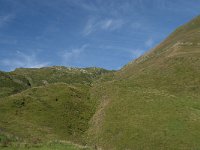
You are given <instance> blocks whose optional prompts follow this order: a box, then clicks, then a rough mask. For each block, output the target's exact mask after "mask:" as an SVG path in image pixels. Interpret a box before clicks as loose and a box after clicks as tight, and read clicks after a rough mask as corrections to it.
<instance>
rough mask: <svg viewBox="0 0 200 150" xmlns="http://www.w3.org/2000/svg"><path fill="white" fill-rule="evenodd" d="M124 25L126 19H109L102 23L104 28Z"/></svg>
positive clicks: (113, 28) (108, 28) (110, 28)
mask: <svg viewBox="0 0 200 150" xmlns="http://www.w3.org/2000/svg"><path fill="white" fill-rule="evenodd" d="M123 25H124V21H123V20H121V19H107V20H103V21H102V22H101V23H100V26H101V28H102V29H104V30H116V29H119V28H121V27H122V26H123Z"/></svg>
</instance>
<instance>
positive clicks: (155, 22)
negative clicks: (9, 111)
mask: <svg viewBox="0 0 200 150" xmlns="http://www.w3.org/2000/svg"><path fill="white" fill-rule="evenodd" d="M199 4H200V2H196V1H194V0H192V1H189V2H188V1H180V0H178V1H176V2H174V1H172V0H170V1H166V0H163V1H158V0H153V1H151V2H149V1H147V0H136V1H128V0H126V1H120V0H117V1H101V0H95V1H92V2H91V1H87V0H84V1H79V0H76V1H73V2H71V1H69V0H59V1H56V2H55V1H46V0H44V1H42V2H41V1H38V0H36V1H29V2H27V1H24V0H18V1H15V2H13V1H1V2H0V8H1V9H0V39H1V40H0V70H4V71H11V70H14V69H15V68H19V67H25V68H34V67H36V68H37V67H44V66H55V65H56V66H72V67H93V66H95V67H102V68H106V69H120V68H121V67H122V66H124V65H125V64H127V63H128V62H130V61H131V60H132V59H135V58H137V57H139V56H140V55H142V54H143V53H145V52H146V51H147V50H149V49H151V48H153V47H154V46H155V45H157V44H158V43H160V42H161V41H162V40H163V39H164V38H166V37H167V36H168V35H169V34H170V33H171V32H172V31H173V30H174V29H175V28H177V27H178V26H180V25H182V24H184V23H185V22H187V21H189V20H191V19H192V18H194V17H195V16H197V15H198V14H199V8H198V6H199ZM186 6H187V7H186ZM175 8H176V9H175ZM177 18H178V19H177Z"/></svg>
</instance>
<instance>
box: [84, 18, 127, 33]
mask: <svg viewBox="0 0 200 150" xmlns="http://www.w3.org/2000/svg"><path fill="white" fill-rule="evenodd" d="M124 24H125V22H124V21H123V20H122V19H101V20H100V19H97V18H90V19H89V20H88V22H87V23H86V26H85V28H84V30H83V34H84V35H89V34H91V33H93V32H96V31H101V30H106V31H114V30H117V29H120V28H121V27H122V26H123V25H124Z"/></svg>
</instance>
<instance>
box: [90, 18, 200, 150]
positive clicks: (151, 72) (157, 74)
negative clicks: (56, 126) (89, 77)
mask: <svg viewBox="0 0 200 150" xmlns="http://www.w3.org/2000/svg"><path fill="white" fill-rule="evenodd" d="M199 67H200V17H197V18H195V19H194V20H192V21H191V22H189V23H188V24H186V25H184V26H182V27H180V28H179V29H177V30H176V31H175V32H174V33H172V34H171V35H170V36H169V37H168V38H167V39H166V40H165V41H164V42H162V43H161V44H160V45H158V46H157V47H156V48H155V49H153V50H151V51H150V52H148V53H147V54H145V55H144V56H142V57H140V58H138V59H137V60H135V61H133V62H131V63H129V64H128V65H126V66H125V67H124V68H122V69H121V70H120V71H119V72H117V73H116V76H115V80H113V81H112V82H108V83H104V84H102V85H97V86H96V91H99V93H98V94H97V95H98V98H99V99H100V100H101V101H102V104H101V105H100V106H99V109H98V111H97V112H96V114H95V115H94V116H93V119H92V121H91V128H90V130H88V136H89V137H92V138H91V140H90V141H91V143H92V144H96V145H97V146H98V147H100V148H103V149H143V150H144V149H147V150H152V149H154V150H156V149H159V150H160V149H170V150H172V149H174V150H178V149H179V150H182V149H188V150H190V149H200V126H199V124H200V93H199V91H200V68H199ZM94 92H95V91H94Z"/></svg>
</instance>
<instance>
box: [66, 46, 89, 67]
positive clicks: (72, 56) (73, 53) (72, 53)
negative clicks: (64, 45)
mask: <svg viewBox="0 0 200 150" xmlns="http://www.w3.org/2000/svg"><path fill="white" fill-rule="evenodd" d="M87 46H88V45H87V44H84V45H83V46H81V47H80V48H75V49H70V50H66V51H64V53H63V54H62V59H63V62H64V63H69V61H72V60H73V61H74V60H76V59H78V58H79V57H80V55H81V54H82V53H83V52H84V50H85V48H86V47H87Z"/></svg>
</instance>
